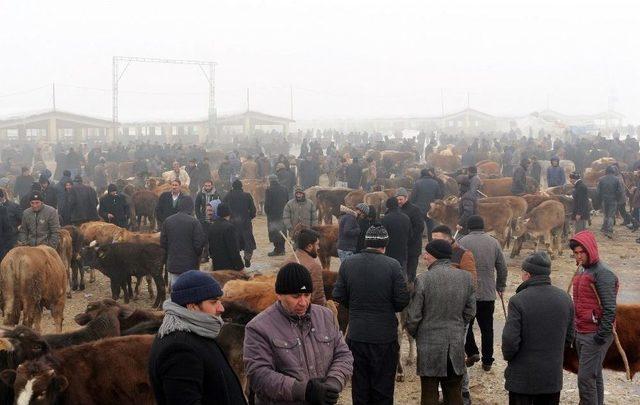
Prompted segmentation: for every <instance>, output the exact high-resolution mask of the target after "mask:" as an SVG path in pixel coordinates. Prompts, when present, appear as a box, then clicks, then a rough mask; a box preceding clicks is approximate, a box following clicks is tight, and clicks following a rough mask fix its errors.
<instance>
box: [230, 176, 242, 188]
mask: <svg viewBox="0 0 640 405" xmlns="http://www.w3.org/2000/svg"><path fill="white" fill-rule="evenodd" d="M231 187H233V189H234V190H242V182H241V181H240V180H238V179H235V180H234V181H233V183H231Z"/></svg>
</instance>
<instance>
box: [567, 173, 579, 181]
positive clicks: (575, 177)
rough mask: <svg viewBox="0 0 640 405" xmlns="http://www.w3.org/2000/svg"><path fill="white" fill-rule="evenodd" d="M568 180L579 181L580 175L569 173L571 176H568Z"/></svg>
mask: <svg viewBox="0 0 640 405" xmlns="http://www.w3.org/2000/svg"><path fill="white" fill-rule="evenodd" d="M569 178H570V179H572V180H579V179H580V173H578V172H571V174H569Z"/></svg>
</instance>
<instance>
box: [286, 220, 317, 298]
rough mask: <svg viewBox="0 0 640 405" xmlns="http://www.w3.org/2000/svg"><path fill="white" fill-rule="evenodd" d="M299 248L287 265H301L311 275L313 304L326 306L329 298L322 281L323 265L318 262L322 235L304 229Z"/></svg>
mask: <svg viewBox="0 0 640 405" xmlns="http://www.w3.org/2000/svg"><path fill="white" fill-rule="evenodd" d="M296 245H297V246H298V248H297V249H296V251H295V254H293V255H291V256H290V257H289V258H288V259H287V260H286V261H285V264H287V263H300V264H301V265H303V266H304V267H305V268H306V269H307V270H309V273H311V281H312V283H313V293H312V294H311V303H312V304H316V305H325V304H326V303H327V298H326V297H325V295H324V281H323V280H322V265H321V264H320V260H318V249H320V235H319V234H318V232H316V231H314V230H313V229H302V230H301V231H300V232H299V233H298V238H297V239H296Z"/></svg>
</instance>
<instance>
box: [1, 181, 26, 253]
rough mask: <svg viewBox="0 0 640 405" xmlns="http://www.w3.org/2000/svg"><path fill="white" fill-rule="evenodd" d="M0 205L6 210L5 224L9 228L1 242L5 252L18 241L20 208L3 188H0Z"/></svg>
mask: <svg viewBox="0 0 640 405" xmlns="http://www.w3.org/2000/svg"><path fill="white" fill-rule="evenodd" d="M0 207H3V208H4V209H5V210H6V215H7V225H8V226H9V229H8V231H7V233H6V234H5V236H4V238H3V240H2V243H0V244H2V245H3V246H4V248H5V253H6V252H8V251H9V250H11V249H13V247H14V246H15V245H16V243H17V242H18V226H20V222H21V221H22V208H20V205H18V204H17V203H15V202H13V201H11V200H9V199H8V198H7V194H6V192H5V191H4V190H2V189H0Z"/></svg>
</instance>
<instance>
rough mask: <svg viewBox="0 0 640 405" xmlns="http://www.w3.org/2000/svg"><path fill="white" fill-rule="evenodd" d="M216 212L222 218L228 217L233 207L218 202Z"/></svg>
mask: <svg viewBox="0 0 640 405" xmlns="http://www.w3.org/2000/svg"><path fill="white" fill-rule="evenodd" d="M216 214H217V215H218V217H220V218H224V217H228V216H230V215H231V209H230V208H229V206H228V205H227V204H225V203H220V204H218V209H217V210H216Z"/></svg>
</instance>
